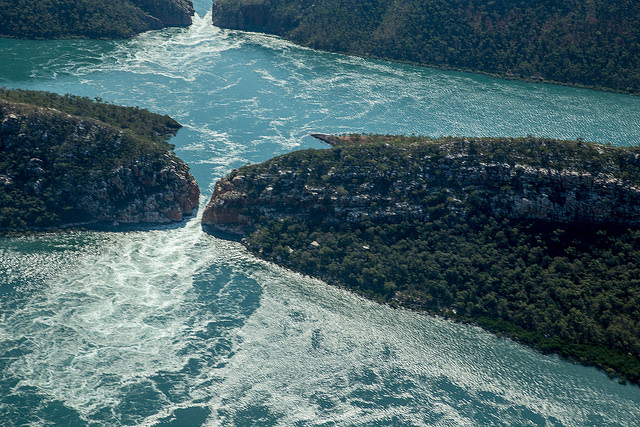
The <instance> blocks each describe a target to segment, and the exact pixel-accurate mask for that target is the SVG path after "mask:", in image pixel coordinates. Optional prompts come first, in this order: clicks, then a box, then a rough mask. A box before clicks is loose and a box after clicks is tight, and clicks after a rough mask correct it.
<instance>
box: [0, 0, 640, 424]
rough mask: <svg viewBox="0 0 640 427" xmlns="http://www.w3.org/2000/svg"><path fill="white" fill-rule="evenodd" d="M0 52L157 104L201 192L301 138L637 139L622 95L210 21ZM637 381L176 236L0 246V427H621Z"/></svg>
mask: <svg viewBox="0 0 640 427" xmlns="http://www.w3.org/2000/svg"><path fill="white" fill-rule="evenodd" d="M195 3H196V7H197V9H198V13H199V15H200V16H197V17H196V18H195V20H194V24H193V25H192V26H191V27H190V28H187V29H167V30H162V31H155V32H150V33H145V34H142V35H140V36H138V37H136V38H134V39H131V40H124V41H88V40H71V41H20V40H7V39H4V40H0V85H4V86H7V87H12V88H13V87H16V88H25V89H41V90H50V91H55V92H58V93H73V94H76V95H84V96H89V97H92V98H93V97H100V98H102V99H104V100H106V101H109V102H113V103H117V104H126V105H138V106H140V107H146V108H149V109H151V110H153V111H156V112H160V113H163V114H169V115H171V116H173V117H175V118H176V119H177V120H178V121H180V122H181V123H182V124H184V126H185V127H184V128H183V129H182V130H181V131H180V132H179V134H178V136H177V137H176V138H174V139H173V140H172V141H171V142H172V143H174V144H176V152H177V154H178V155H179V156H180V157H181V158H183V159H184V160H185V161H187V162H188V163H189V164H190V166H191V168H192V172H193V174H194V176H195V177H196V179H197V180H198V183H199V184H200V187H201V189H202V192H203V196H202V198H201V210H202V206H203V205H204V204H205V203H206V201H207V199H208V197H209V196H210V194H211V192H212V190H213V185H214V183H215V181H216V180H217V179H218V178H220V177H221V176H223V175H225V174H226V173H228V172H230V171H231V170H232V169H233V168H236V167H239V166H242V165H244V164H247V163H255V162H261V161H264V160H266V159H268V158H271V157H273V156H275V155H279V154H283V153H287V152H290V151H293V150H297V149H304V148H323V145H322V144H321V143H320V142H317V141H315V140H313V139H312V138H310V137H308V134H309V133H312V132H325V133H350V132H376V133H390V134H396V133H403V134H411V133H415V134H425V135H430V136H440V135H482V136H504V135H509V136H524V135H527V134H532V135H536V136H548V137H557V138H574V139H575V138H584V139H585V140H591V141H598V142H603V143H612V144H617V145H635V144H638V143H639V142H640V118H639V112H640V97H631V96H625V95H618V94H612V93H604V92H597V91H591V90H584V89H577V88H570V87H562V86H554V85H542V84H529V83H522V82H516V81H503V80H497V79H493V78H490V77H486V76H480V75H474V74H465V73H456V72H445V71H438V70H431V69H424V68H418V67H413V66H407V65H401V64H393V63H388V62H382V61H370V60H365V59H359V58H350V57H345V56H340V55H334V54H330V53H321V52H316V51H312V50H309V49H304V48H301V47H297V46H294V45H292V44H290V43H288V42H285V41H282V40H280V39H278V38H275V37H271V36H267V35H260V34H247V33H242V32H237V31H228V30H222V29H219V28H216V27H213V26H211V24H210V22H211V16H210V13H209V12H208V9H210V2H209V1H208V0H207V1H204V0H200V1H196V2H195ZM638 420H640V388H638V387H636V386H630V385H620V384H618V383H617V382H616V381H614V380H611V379H609V378H608V377H607V376H606V375H605V374H604V373H602V372H601V371H598V370H596V369H593V368H587V367H583V366H579V365H575V364H572V363H570V362H567V361H564V360H561V359H559V358H558V357H555V356H544V355H541V354H539V353H537V352H535V351H533V350H530V349H528V348H526V347H523V346H521V345H518V344H515V343H513V342H511V341H508V340H504V339H499V338H497V337H495V336H493V335H491V334H488V333H486V332H484V331H482V330H480V329H478V328H475V327H470V326H465V325H459V324H454V323H451V322H448V321H445V320H442V319H438V318H432V317H427V316H423V315H419V314H416V313H412V312H408V311H403V310H393V309H390V308H388V307H384V306H380V305H377V304H375V303H372V302H370V301H367V300H364V299H362V298H359V297H356V296H354V295H351V294H349V293H348V292H345V291H342V290H339V289H336V288H334V287H331V286H328V285H327V284H325V283H323V282H320V281H318V280H314V279H311V278H308V277H303V276H301V275H298V274H295V273H292V272H290V271H286V270H284V269H281V268H279V267H276V266H273V265H270V264H267V263H264V262H262V261H260V260H257V259H255V258H253V257H252V256H251V255H249V254H248V253H247V251H246V250H245V249H244V248H243V247H242V246H241V245H240V244H239V243H235V242H228V241H224V240H220V239H217V238H215V237H213V236H210V235H207V234H205V233H203V231H202V229H201V225H200V222H199V219H198V218H194V219H191V220H189V221H187V222H185V223H183V224H180V226H178V227H166V228H161V229H155V230H150V231H141V230H130V231H124V232H100V231H74V232H67V233H50V234H45V235H38V236H24V237H11V238H6V237H5V238H1V239H0V425H3V426H14V425H15V426H17V425H33V426H45V425H64V426H101V425H107V426H114V425H132V426H133V425H135V426H138V425H141V426H152V425H160V426H199V425H207V426H209V425H211V426H218V425H219V426H229V425H237V426H245V425H261V426H262V425H283V426H290V425H298V426H319V425H322V426H333V425H358V426H388V425H398V426H405V425H406V426H432V425H433V426H452V425H456V426H458V425H461V426H478V425H480V426H486V425H497V426H500V425H506V426H613V425H618V426H633V425H640V422H639V421H638Z"/></svg>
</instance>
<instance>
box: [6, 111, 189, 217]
mask: <svg viewBox="0 0 640 427" xmlns="http://www.w3.org/2000/svg"><path fill="white" fill-rule="evenodd" d="M147 114H149V113H147ZM172 131H173V132H175V129H173V130H172ZM0 152H2V154H3V158H2V159H0V205H1V207H2V209H1V210H0V228H1V229H23V228H34V227H35V228H38V227H58V226H65V225H68V224H74V223H87V222H96V221H108V222H110V223H113V222H116V223H169V222H173V221H182V220H183V218H184V217H185V216H189V215H192V214H193V211H194V209H196V208H197V206H198V198H199V189H198V186H197V184H196V182H195V180H194V178H193V176H191V174H190V173H189V168H188V166H187V165H185V164H184V163H183V162H182V161H181V160H180V159H178V158H177V157H176V156H175V155H174V154H173V153H172V152H171V151H170V148H169V145H168V144H166V143H165V144H160V143H157V142H154V141H152V140H144V139H141V138H140V137H138V136H135V135H132V134H130V133H129V132H128V131H124V130H122V129H118V128H116V127H114V126H111V125H107V124H105V123H103V122H101V121H98V120H95V119H91V118H86V117H77V116H73V115H69V114H65V113H62V112H60V111H57V110H54V109H48V108H42V107H36V106H30V105H26V104H17V103H13V102H8V101H4V100H2V99H0Z"/></svg>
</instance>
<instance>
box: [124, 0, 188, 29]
mask: <svg viewBox="0 0 640 427" xmlns="http://www.w3.org/2000/svg"><path fill="white" fill-rule="evenodd" d="M131 1H132V3H134V4H135V5H136V6H138V7H139V8H140V9H142V10H143V11H145V12H146V13H148V14H149V15H151V16H153V17H154V18H156V19H158V20H159V21H160V22H161V23H162V25H163V26H165V27H186V26H188V25H191V16H193V14H194V10H193V3H192V2H191V0H166V1H160V0H131Z"/></svg>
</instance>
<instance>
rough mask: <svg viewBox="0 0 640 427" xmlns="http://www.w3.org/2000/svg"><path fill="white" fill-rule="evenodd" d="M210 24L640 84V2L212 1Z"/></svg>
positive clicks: (419, 59) (381, 53) (455, 63)
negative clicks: (211, 21) (211, 22)
mask: <svg viewBox="0 0 640 427" xmlns="http://www.w3.org/2000/svg"><path fill="white" fill-rule="evenodd" d="M212 19H213V23H214V25H217V26H220V27H223V28H229V29H239V30H245V31H255V32H264V33H270V34H275V35H278V36H281V37H283V38H285V39H288V40H291V41H293V42H295V43H298V44H300V45H303V46H307V47H311V48H314V49H322V50H327V51H331V52H338V53H346V54H351V55H358V56H363V57H371V58H380V59H388V60H393V61H401V62H409V63H415V64H421V65H426V66H432V67H438V68H444V69H454V70H465V71H473V72H482V73H488V74H491V75H496V76H499V77H503V78H517V79H525V80H533V81H550V82H558V83H564V84H571V85H578V86H588V87H595V88H599V89H608V90H614V91H620V92H627V93H636V94H637V93H639V92H640V3H639V2H610V1H606V0H593V1H589V2H585V1H582V0H567V1H563V2H557V1H555V0H539V1H535V2H531V1H527V0H509V1H507V0H477V1H458V0H431V1H423V0H403V1H391V0H324V1H312V0H216V1H215V2H214V3H213V18H212Z"/></svg>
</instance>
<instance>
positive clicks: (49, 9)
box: [0, 0, 193, 39]
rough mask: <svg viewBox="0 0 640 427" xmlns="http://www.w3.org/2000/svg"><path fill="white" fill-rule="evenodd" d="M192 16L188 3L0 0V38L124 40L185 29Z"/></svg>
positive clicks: (169, 0) (182, 0) (170, 0)
mask: <svg viewBox="0 0 640 427" xmlns="http://www.w3.org/2000/svg"><path fill="white" fill-rule="evenodd" d="M192 14H193V6H192V4H191V2H190V1H187V0H161V1H153V0H0V36H4V37H16V38H27V39H57V38H69V37H85V38H102V39H113V38H124V37H131V36H133V35H135V34H138V33H141V32H144V31H148V30H155V29H159V28H162V27H164V26H173V25H184V26H186V25H188V24H190V23H191V19H190V16H191V15H192Z"/></svg>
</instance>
